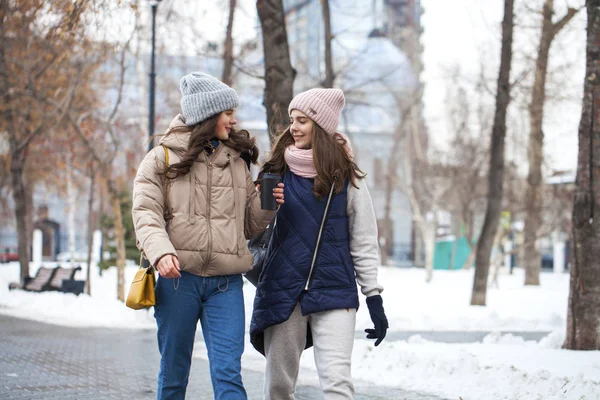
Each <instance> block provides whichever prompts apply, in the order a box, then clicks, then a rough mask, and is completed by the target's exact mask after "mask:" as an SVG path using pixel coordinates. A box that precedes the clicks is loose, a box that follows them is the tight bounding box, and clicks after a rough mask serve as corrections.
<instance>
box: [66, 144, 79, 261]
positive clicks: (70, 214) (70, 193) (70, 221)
mask: <svg viewBox="0 0 600 400" xmlns="http://www.w3.org/2000/svg"><path fill="white" fill-rule="evenodd" d="M72 157H73V156H72V155H68V156H67V168H68V171H67V229H68V231H69V254H70V258H71V265H73V264H74V263H75V229H76V227H75V207H76V204H75V203H76V202H77V196H76V193H75V188H74V187H73V167H72V164H71V160H72Z"/></svg>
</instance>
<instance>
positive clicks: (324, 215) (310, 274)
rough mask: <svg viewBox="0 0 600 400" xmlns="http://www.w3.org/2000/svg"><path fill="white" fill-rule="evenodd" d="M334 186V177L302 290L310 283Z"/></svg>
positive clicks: (306, 288)
mask: <svg viewBox="0 0 600 400" xmlns="http://www.w3.org/2000/svg"><path fill="white" fill-rule="evenodd" d="M334 188H335V179H334V181H333V184H332V185H331V189H330V190H329V197H328V198H327V204H326V205H325V212H324V213H323V219H322V220H321V227H320V228H319V235H318V236H317V246H316V247H315V251H314V253H313V257H312V262H311V263H310V271H308V279H307V280H306V285H305V286H304V290H306V291H307V290H308V285H309V284H310V278H312V273H313V269H314V268H315V262H316V261H317V255H318V252H319V247H320V245H321V235H322V234H323V228H324V227H325V220H326V219H327V212H328V211H329V205H330V204H331V198H332V197H333V196H332V192H333V189H334Z"/></svg>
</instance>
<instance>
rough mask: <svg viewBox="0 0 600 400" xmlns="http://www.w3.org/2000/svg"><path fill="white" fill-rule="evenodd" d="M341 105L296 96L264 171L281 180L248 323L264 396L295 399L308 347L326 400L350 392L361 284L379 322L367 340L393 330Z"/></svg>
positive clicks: (371, 220) (369, 207) (316, 92)
mask: <svg viewBox="0 0 600 400" xmlns="http://www.w3.org/2000/svg"><path fill="white" fill-rule="evenodd" d="M344 103H345V99H344V94H343V92H342V91H341V90H339V89H311V90H309V91H306V92H303V93H300V94H299V95H297V96H296V97H294V99H293V100H292V102H291V103H290V106H289V109H288V111H289V113H290V121H291V124H290V127H289V128H288V129H286V130H285V131H284V132H283V133H282V134H281V135H280V136H279V138H278V139H277V142H276V144H275V146H274V147H273V151H272V154H271V157H270V159H269V161H267V162H266V163H265V165H264V166H263V169H262V172H265V173H266V172H268V173H279V174H281V175H282V178H283V182H284V184H285V187H284V197H285V203H284V204H283V205H282V206H281V207H280V208H279V210H278V212H277V219H276V224H275V229H274V232H273V236H272V239H271V243H270V246H269V251H268V255H267V258H266V260H265V263H264V267H263V271H262V273H261V276H260V278H259V282H258V286H257V289H256V298H255V299H254V311H253V314H252V322H251V325H250V335H251V342H252V344H253V345H254V347H255V348H256V349H257V350H258V351H260V352H261V353H262V354H264V355H265V356H266V358H267V370H266V374H265V386H264V391H265V398H266V399H278V400H279V399H293V398H294V391H295V386H296V381H297V379H298V370H299V363H300V356H301V354H302V351H303V350H304V349H305V348H308V347H310V346H311V345H314V353H315V363H316V366H317V370H318V373H319V379H320V381H321V388H322V389H323V392H324V395H325V399H326V400H327V399H333V398H336V399H340V398H343V399H352V398H354V386H353V384H352V378H351V365H350V362H351V358H352V347H353V343H354V331H355V325H356V310H357V309H358V305H359V302H358V290H357V286H356V283H357V282H358V284H359V285H360V287H361V291H362V293H363V294H364V295H365V296H367V306H368V308H369V313H370V315H371V319H372V321H373V323H374V329H366V330H365V331H366V332H367V338H370V339H376V341H375V346H377V345H379V343H381V341H382V340H383V338H384V337H385V334H386V330H387V328H388V322H387V319H386V316H385V313H384V310H383V302H382V299H381V295H380V293H381V292H382V291H383V287H382V286H381V285H380V284H379V283H378V282H377V266H378V261H379V256H378V247H377V223H376V218H375V213H374V211H373V204H372V201H371V197H370V195H369V192H368V189H367V186H366V184H365V182H364V180H363V178H364V174H363V173H362V171H360V169H359V168H358V167H357V165H356V164H355V163H354V161H353V159H352V149H351V146H350V142H349V141H348V138H347V137H346V136H345V135H343V134H342V133H339V132H337V131H336V129H337V125H338V121H339V116H340V113H341V110H342V108H343V107H344ZM330 190H333V192H332V195H331V197H330ZM329 198H330V199H331V200H330V201H329ZM324 216H325V219H324ZM318 238H320V244H319V245H318V246H317V242H318ZM315 247H317V248H316V249H315ZM315 250H316V254H315Z"/></svg>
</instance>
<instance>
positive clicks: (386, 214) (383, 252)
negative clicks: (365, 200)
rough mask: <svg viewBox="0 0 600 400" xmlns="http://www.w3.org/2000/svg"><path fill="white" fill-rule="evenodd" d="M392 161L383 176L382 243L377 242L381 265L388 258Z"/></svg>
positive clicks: (386, 262) (390, 223) (392, 189)
mask: <svg viewBox="0 0 600 400" xmlns="http://www.w3.org/2000/svg"><path fill="white" fill-rule="evenodd" d="M394 164H395V163H394V162H393V161H392V160H390V163H389V164H388V166H389V168H388V173H387V174H386V177H385V204H384V206H383V226H382V228H383V229H382V230H383V232H381V236H383V243H379V245H380V247H381V249H380V256H381V265H383V266H387V265H388V262H389V259H388V255H389V249H390V245H391V243H390V239H391V236H392V235H391V230H392V229H391V227H392V194H393V191H394V175H395V172H394V168H395V167H394Z"/></svg>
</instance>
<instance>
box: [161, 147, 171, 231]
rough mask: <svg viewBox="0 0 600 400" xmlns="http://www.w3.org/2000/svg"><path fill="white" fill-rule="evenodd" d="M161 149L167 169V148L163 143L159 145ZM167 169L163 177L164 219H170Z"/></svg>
mask: <svg viewBox="0 0 600 400" xmlns="http://www.w3.org/2000/svg"><path fill="white" fill-rule="evenodd" d="M161 146H162V147H163V149H165V164H166V165H167V170H168V169H169V149H168V148H167V146H165V145H164V144H163V145H161ZM167 170H165V177H164V179H163V199H164V201H163V216H164V218H165V221H168V220H169V219H171V213H170V210H169V186H170V185H169V180H168V179H167Z"/></svg>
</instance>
